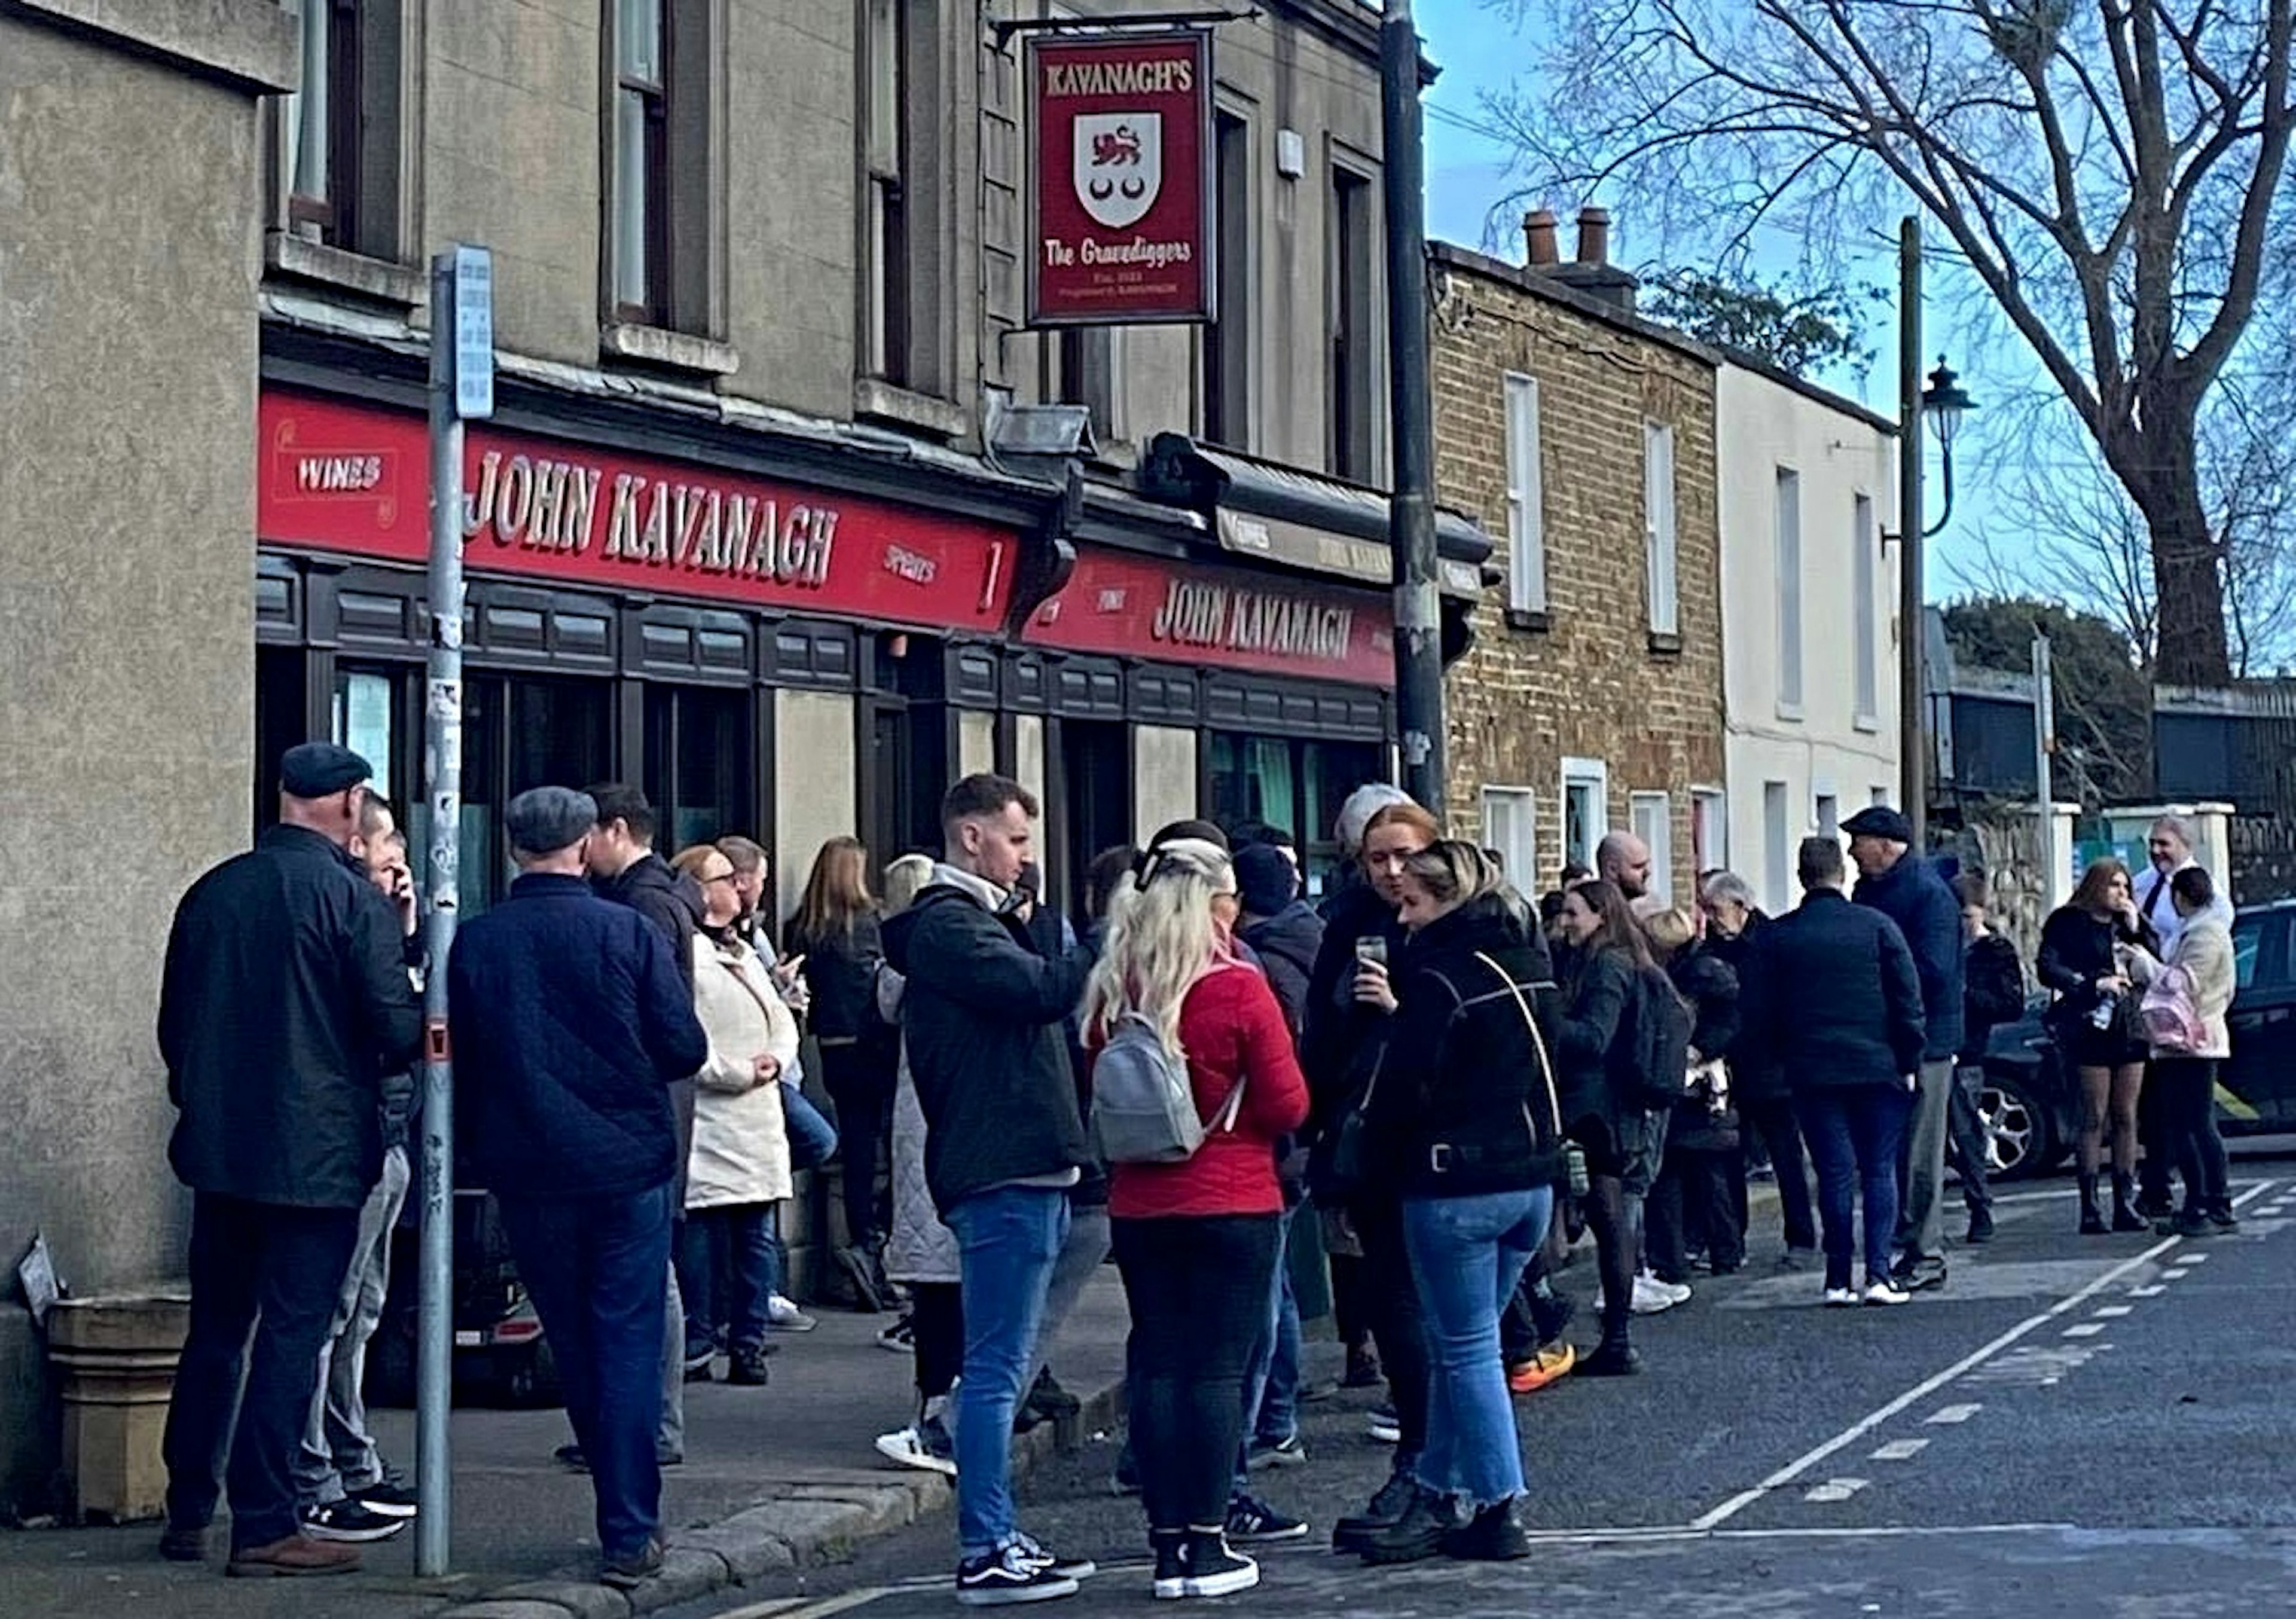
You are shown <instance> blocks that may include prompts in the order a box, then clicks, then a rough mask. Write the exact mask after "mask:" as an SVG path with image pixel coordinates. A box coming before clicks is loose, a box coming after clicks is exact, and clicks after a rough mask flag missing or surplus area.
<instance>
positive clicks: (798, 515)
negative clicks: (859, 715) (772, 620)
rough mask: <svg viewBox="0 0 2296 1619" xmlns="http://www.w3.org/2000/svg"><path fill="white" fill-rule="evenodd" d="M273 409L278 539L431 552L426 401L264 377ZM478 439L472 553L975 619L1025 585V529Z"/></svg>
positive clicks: (862, 609) (972, 624) (712, 594)
mask: <svg viewBox="0 0 2296 1619" xmlns="http://www.w3.org/2000/svg"><path fill="white" fill-rule="evenodd" d="M260 420H261V445H262V448H261V454H260V464H259V466H258V470H257V477H258V485H257V489H258V495H257V520H258V532H259V533H260V534H261V536H262V537H263V538H264V540H265V541H266V542H269V543H275V544H285V545H304V546H311V547H315V548H317V549H320V550H324V551H339V552H353V553H355V554H357V555H359V556H364V557H374V558H380V559H382V560H389V561H402V562H413V563H417V564H420V563H422V562H424V561H426V560H428V558H429V555H430V536H429V529H428V515H427V514H428V512H429V511H430V487H429V460H428V456H429V450H428V448H427V446H428V442H429V441H428V437H427V435H426V431H425V428H424V423H423V420H422V417H420V416H417V415H412V414H406V413H400V412H398V411H390V410H380V409H376V408H374V407H373V406H370V405H356V404H350V403H346V402H344V401H340V400H337V399H332V398H327V397H321V396H316V395H309V394H294V393H285V392H279V391H275V390H272V389H266V390H265V391H264V395H263V402H262V413H261V418H260ZM464 455H465V461H464V464H463V560H464V562H465V563H466V564H467V565H468V566H469V567H471V568H477V569H481V570H488V571H495V572H502V573H513V574H521V575H528V576H538V577H541V578H545V579H548V580H553V581H556V582H559V583H562V584H568V585H591V586H604V587H607V588H610V589H618V590H635V591H644V592H651V593H661V594H664V595H678V596H693V597H701V598H705V599H709V600H714V601H721V602H727V603H732V604H735V605H740V606H745V607H757V608H770V609H784V610H789V611H796V612H804V613H820V614H827V615H831V616H835V617H854V618H867V619H875V620H878V621H880V622H883V623H889V624H910V625H917V626H930V627H934V628H953V629H964V630H975V631H994V630H996V628H998V627H999V626H1001V625H1002V624H1003V623H1004V621H1005V610H1006V608H1007V607H1008V605H1009V604H1010V602H1011V601H1012V594H1013V562H1014V560H1015V552H1016V550H1017V547H1018V544H1019V542H1018V539H1017V536H1014V535H1013V534H1011V533H1010V532H1008V531H1006V530H1005V529H1001V528H997V527H993V526H991V525H988V524H986V523H975V522H971V521H968V520H966V519H962V518H952V517H946V516H942V515H940V514H939V513H936V512H931V511H911V510H909V509H907V508H906V507H902V506H896V505H892V504H890V503H886V502H883V501H874V500H869V499H866V498H865V497H862V496H858V495H842V494H835V493H831V492H828V491H824V490H816V489H805V488H799V487H793V486H791V485H785V484H779V483H775V482H771V481H769V480H767V479H765V478H753V477H750V475H748V474H747V473H734V472H721V471H718V470H715V469H712V468H709V467H702V466H694V465H688V464H685V463H682V462H668V461H658V460H652V459H649V458H645V457H640V456H635V455H626V454H622V453H620V452H619V451H617V450H610V449H603V448H600V447H597V446H592V445H587V444H577V443H573V442H570V441H562V440H559V439H553V438H542V437H526V436H522V435H520V434H515V433H504V432H497V431H496V430H494V429H492V428H491V427H489V426H487V425H485V424H482V423H472V424H471V428H470V429H469V431H468V434H467V436H466V438H465V447H464Z"/></svg>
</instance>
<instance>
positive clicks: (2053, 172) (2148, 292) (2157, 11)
mask: <svg viewBox="0 0 2296 1619" xmlns="http://www.w3.org/2000/svg"><path fill="white" fill-rule="evenodd" d="M1528 3H1529V0H1497V4H1502V5H1513V6H1514V7H1516V8H1518V9H1519V8H1520V7H1521V6H1522V5H1524V4H1528ZM1549 4H1553V5H1554V18H1553V26H1554V30H1555V38H1556V41H1557V43H1556V45H1555V46H1554V51H1553V53H1551V58H1550V60H1548V61H1546V62H1545V63H1544V64H1542V65H1543V68H1544V70H1545V71H1544V73H1543V78H1544V83H1545V89H1546V93H1545V94H1543V95H1539V96H1537V97H1531V96H1526V95H1514V96H1502V97H1499V98H1497V99H1496V100H1494V101H1493V102H1492V103H1491V105H1490V108H1489V111H1490V114H1491V116H1492V117H1493V119H1495V120H1496V121H1497V122H1498V123H1499V124H1500V125H1501V127H1504V128H1505V130H1506V131H1507V132H1508V134H1509V135H1510V137H1511V138H1512V139H1513V141H1514V143H1516V146H1517V148H1518V151H1519V153H1520V154H1521V159H1523V163H1524V167H1525V168H1526V170H1527V179H1528V181H1529V184H1527V185H1526V187H1525V192H1526V194H1527V193H1529V192H1538V193H1540V194H1545V193H1546V192H1548V191H1550V190H1551V189H1554V188H1588V189H1595V188H1603V187H1610V186H1613V185H1615V186H1616V187H1617V188H1618V189H1619V190H1620V191H1621V192H1625V193H1627V194H1629V195H1632V196H1633V197H1635V198H1636V200H1637V203H1636V205H1637V206H1638V207H1642V206H1645V205H1648V206H1651V207H1653V208H1655V209H1656V210H1657V211H1658V212H1659V214H1660V216H1661V217H1660V225H1661V230H1663V231H1666V232H1667V233H1669V234H1670V235H1671V234H1675V233H1678V232H1679V231H1681V230H1682V229H1685V228H1687V229H1691V230H1694V231H1696V232H1698V233H1700V234H1701V236H1702V238H1703V240H1704V241H1705V242H1706V244H1707V245H1708V246H1709V247H1710V248H1719V249H1720V250H1721V252H1722V253H1723V255H1724V256H1725V257H1726V258H1727V257H1729V256H1730V255H1731V254H1732V253H1734V252H1737V251H1743V249H1744V246H1745V243H1746V241H1747V238H1748V235H1749V233H1751V231H1752V230H1753V228H1754V227H1755V226H1756V225H1758V224H1759V223H1761V222H1763V221H1765V220H1767V221H1770V222H1772V223H1775V224H1779V225H1784V226H1786V227H1788V228H1792V229H1797V230H1799V231H1800V232H1801V233H1803V236H1804V240H1805V241H1807V242H1808V243H1809V251H1810V252H1811V253H1812V254H1814V255H1816V256H1817V257H1818V258H1821V259H1822V258H1825V256H1826V254H1827V252H1828V250H1829V249H1832V248H1835V247H1838V246H1839V245H1840V244H1841V242H1843V241H1845V240H1847V239H1848V233H1854V232H1860V231H1865V230H1870V229H1871V228H1872V227H1873V226H1874V224H1875V223H1876V222H1878V221H1881V220H1882V219H1885V218H1886V217H1888V215H1889V214H1890V212H1891V211H1892V210H1893V209H1894V208H1896V207H1900V206H1902V205H1903V200H1904V199H1906V198H1907V197H1910V198H1912V199H1913V200H1914V203H1915V205H1916V206H1917V207H1918V208H1919V209H1921V210H1922V211H1923V212H1924V213H1926V214H1927V215H1928V216H1929V217H1931V219H1933V220H1935V221H1936V222H1937V224H1938V225H1939V227H1940V228H1941V229H1942V230H1943V231H1944V233H1946V235H1947V236H1948V238H1950V240H1951V242H1952V245H1953V248H1954V249H1955V250H1956V253H1957V255H1958V256H1959V257H1960V258H1962V259H1963V260H1964V261H1965V262H1966V264H1967V266H1968V267H1969V269H1970V270H1971V271H1972V273H1973V274H1975V276H1976V277H1977V278H1978V280H1979V281H1980V282H1982V284H1983V286H1984V288H1985V290H1986V291H1987V293H1988V294H1989V297H1990V298H1991V299H1992V300H1993V302H1994V303H1995V304H1997V306H1998V307H1999V309H2000V311H2001V313H2002V314H2003V315H2004V316H2005V318H2006V319H2007V320H2008V322H2009V323H2010V324H2011V325H2012V326H2013V328H2014V329H2015V330H2016V331H2017V332H2018V333H2019V335H2020V336H2021V337H2022V338H2023V339H2024V340H2025V342H2026V343H2027V344H2028V345H2030V348H2032V350H2033V352H2034V354H2035V355H2036V356H2038V359H2039V360H2040V363H2041V364H2042V365H2043V366H2044V367H2045V368H2046V371H2047V372H2048V374H2049V377H2050V379H2051V380H2052V381H2053V383H2054V385H2055V387H2056V388H2058V389H2059V390H2060V391H2061V392H2062V394H2063V396H2064V397H2065V398H2066V400H2067V401H2069V402H2070V404H2071V406H2072V409H2073V412H2074V413H2075V414H2076V416H2077V417H2078V418H2079V421H2080V423H2081V426H2082V427H2083V429H2086V431H2087V434H2088V436H2089V437H2090V438H2091V439H2092V440H2093V441H2094V443H2095V446H2096V449H2097V453H2098V454H2099V455H2100V456H2101V457H2102V459H2103V462H2104V464H2105V465H2106V467H2108V468H2109V469H2110V470H2111V471H2112V476H2113V477H2114V478H2116V479H2117V480H2118V481H2119V483H2120V486H2121V487H2122V488H2123V489H2125V490H2126V491H2127V493H2128V498H2129V500H2130V501H2131V502H2132V503H2134V504H2135V506H2136V511H2138V513H2139V514H2140V515H2141V516H2142V518H2143V519H2144V528H2145V534H2146V537H2147V540H2148V545H2149V551H2150V560H2151V566H2152V573H2153V593H2154V600H2155V601H2156V602H2157V606H2158V641H2159V667H2160V673H2161V677H2162V678H2163V679H2167V680H2170V681H2175V682H2178V683H2196V684H2206V683H2216V682H2220V681H2222V680H2224V679H2226V678H2227V677H2228V675H2230V673H2231V658H2230V649H2229V645H2228V639H2227V623H2226V586H2227V576H2228V575H2231V574H2233V573H2235V572H2236V571H2237V567H2236V565H2235V564H2234V563H2233V562H2232V560H2231V559H2230V558H2229V557H2228V555H2227V552H2226V546H2225V541H2224V536H2223V534H2222V533H2221V532H2220V531H2219V530H2218V528H2217V527H2214V526H2213V525H2212V523H2211V521H2210V515H2211V514H2210V511H2209V510H2208V506H2207V503H2206V501H2205V499H2204V493H2203V487H2202V477H2201V471H2200V455H2199V439H2200V436H2201V431H2202V406H2203V405H2204V404H2205V403H2206V402H2207V400H2208V399H2209V397H2210V393H2211V390H2213V389H2214V388H2216V387H2217V385H2218V382H2219V381H2220V380H2221V379H2222V378H2223V377H2224V375H2225V373H2226V368H2227V367H2228V366H2229V365H2231V364H2233V363H2234V362H2235V359H2236V358H2238V357H2240V356H2242V355H2243V345H2244V344H2245V343H2246V342H2247V341H2248V339H2249V338H2250V336H2251V324H2252V323H2253V322H2254V319H2255V316H2256V313H2257V308H2258V304H2259V296H2260V295H2261V294H2262V293H2263V292H2264V291H2265V290H2266V289H2267V283H2268V282H2278V281H2281V280H2284V278H2285V277H2286V275H2287V274H2288V272H2289V270H2290V269H2291V267H2292V266H2291V264H2290V258H2291V257H2292V256H2290V255H2288V254H2287V253H2285V252H2284V251H2283V250H2281V249H2279V248H2278V246H2277V244H2276V241H2275V234H2276V233H2275V231H2274V226H2275V225H2276V224H2277V225H2285V224H2286V220H2285V219H2284V217H2278V216H2280V215H2281V213H2282V209H2281V202H2282V198H2283V191H2282V180H2283V176H2284V171H2285V169H2286V166H2287V157H2288V147H2289V141H2290V137H2291V134H2292V131H2296V104H2292V102H2291V100H2290V94H2289V92H2290V57H2291V41H2292V33H2296V23H2292V15H2291V12H2292V5H2296V0H2230V3H2229V4H2228V3H2227V0H1570V3H1569V4H1557V0H1549ZM2279 234H2280V235H2282V236H2284V235H2285V232H2284V231H2283V232H2281V233H2279Z"/></svg>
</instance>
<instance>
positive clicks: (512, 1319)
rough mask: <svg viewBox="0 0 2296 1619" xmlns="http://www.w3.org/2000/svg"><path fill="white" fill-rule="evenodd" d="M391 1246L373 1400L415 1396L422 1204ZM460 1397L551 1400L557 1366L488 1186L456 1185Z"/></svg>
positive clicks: (522, 1402) (371, 1355) (371, 1351)
mask: <svg viewBox="0 0 2296 1619" xmlns="http://www.w3.org/2000/svg"><path fill="white" fill-rule="evenodd" d="M407 1207H408V1211H409V1218H408V1220H407V1221H406V1223H404V1224H402V1225H401V1226H400V1228H399V1230H398V1234H397V1236H396V1238H395V1239H393V1241H392V1243H391V1249H390V1271H391V1275H390V1292H389V1297H388V1299H387V1301H386V1303H385V1304H384V1305H383V1312H382V1320H381V1321H380V1322H378V1323H377V1324H376V1327H375V1333H374V1337H373V1340H372V1341H371V1342H370V1343H369V1344H368V1345H367V1361H366V1396H367V1399H368V1401H369V1402H371V1403H373V1404H375V1405H412V1404H414V1361H415V1320H416V1295H417V1293H418V1291H419V1289H418V1286H417V1282H416V1264H417V1249H418V1248H419V1247H420V1246H421V1245H420V1240H419V1227H418V1226H417V1225H416V1224H415V1223H414V1219H413V1216H414V1214H416V1213H418V1212H419V1206H418V1205H417V1204H416V1202H415V1200H414V1199H413V1198H410V1199H409V1200H408V1205H407ZM454 1330H455V1360H454V1367H455V1370H454V1379H455V1400H456V1402H457V1403H460V1402H463V1401H464V1400H466V1399H467V1400H469V1401H471V1402H474V1403H477V1402H499V1403H504V1404H510V1405H519V1406H533V1405H542V1406H547V1405H554V1404H556V1403H557V1402H558V1400H559V1387H558V1367H557V1362H556V1361H555V1360H554V1359H553V1357H552V1354H551V1350H550V1345H549V1342H548V1341H547V1340H546V1339H545V1337H543V1333H542V1318H541V1317H540V1316H539V1315H537V1314H536V1313H535V1309H534V1301H533V1300H532V1299H530V1298H529V1297H528V1296H527V1292H526V1288H525V1287H524V1286H523V1285H522V1284H521V1282H520V1281H519V1280H518V1271H517V1269H516V1267H515V1266H514V1265H513V1264H512V1262H511V1255H510V1242H509V1239H507V1238H506V1237H505V1236H504V1232H503V1229H502V1215H501V1213H500V1211H499V1210H498V1209H497V1208H496V1205H495V1200H494V1198H493V1196H492V1195H491V1194H490V1193H488V1192H484V1191H478V1190H471V1189H469V1188H463V1187H458V1188H456V1189H455V1314H454Z"/></svg>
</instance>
